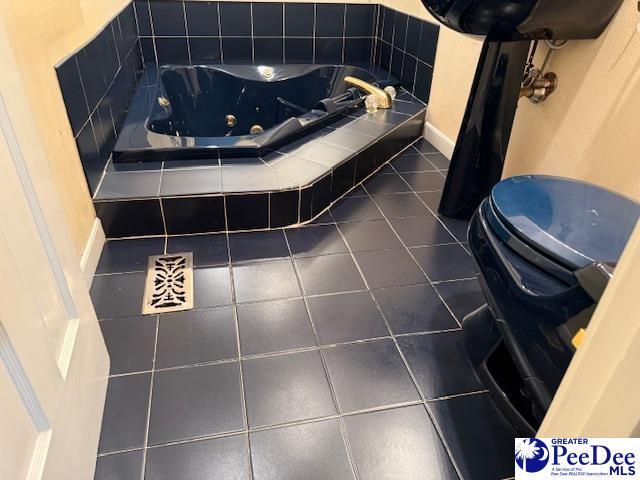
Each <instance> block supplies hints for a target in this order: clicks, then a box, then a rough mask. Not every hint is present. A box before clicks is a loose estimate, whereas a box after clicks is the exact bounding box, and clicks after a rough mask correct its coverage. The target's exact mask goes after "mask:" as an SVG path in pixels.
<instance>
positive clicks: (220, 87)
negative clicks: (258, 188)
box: [113, 65, 397, 162]
mask: <svg viewBox="0 0 640 480" xmlns="http://www.w3.org/2000/svg"><path fill="white" fill-rule="evenodd" d="M349 75H351V76H354V77H358V78H360V79H362V80H365V81H367V82H369V83H375V84H377V85H379V86H381V87H384V86H386V85H389V84H396V83H397V82H394V81H393V80H391V79H389V77H388V76H387V75H386V74H385V75H384V76H383V75H380V74H378V75H376V74H374V73H372V72H371V71H369V70H366V69H363V68H360V67H356V66H351V65H273V66H256V65H219V66H201V65H198V66H175V65H172V66H163V67H160V69H157V70H156V69H152V68H151V67H149V69H148V70H147V71H145V73H144V74H143V76H142V78H141V81H140V83H139V85H138V88H137V90H136V93H135V95H134V97H133V99H132V101H131V104H130V107H129V111H128V113H127V116H126V118H125V120H124V124H123V126H122V130H121V132H120V135H119V136H118V139H117V142H116V145H115V147H114V150H113V161H114V162H127V161H154V160H156V161H157V160H181V159H198V158H216V157H217V156H221V157H225V158H235V157H257V156H259V155H262V154H263V153H264V152H265V151H268V150H273V149H276V148H277V147H278V146H281V145H283V144H286V143H288V142H290V141H292V140H294V139H298V138H300V137H301V136H304V135H306V134H307V133H309V132H310V131H311V130H313V129H314V127H319V126H322V125H324V124H326V123H328V122H330V121H331V120H332V119H335V118H336V116H337V115H338V114H340V113H344V112H347V111H348V110H349V109H351V108H353V107H354V106H355V105H357V104H359V103H361V102H362V99H363V97H362V94H361V93H360V92H359V91H358V90H357V89H355V88H353V87H351V88H350V87H349V86H348V85H347V84H345V82H344V77H346V76H349Z"/></svg>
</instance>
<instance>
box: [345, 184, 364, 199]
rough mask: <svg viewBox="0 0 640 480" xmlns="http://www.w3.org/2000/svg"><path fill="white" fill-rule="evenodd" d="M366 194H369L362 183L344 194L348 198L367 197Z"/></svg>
mask: <svg viewBox="0 0 640 480" xmlns="http://www.w3.org/2000/svg"><path fill="white" fill-rule="evenodd" d="M368 196H369V194H368V193H367V191H366V190H365V189H364V188H363V187H362V185H358V186H357V187H355V188H353V189H352V190H351V191H349V193H347V194H346V195H345V198H349V197H368Z"/></svg>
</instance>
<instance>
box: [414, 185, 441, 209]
mask: <svg viewBox="0 0 640 480" xmlns="http://www.w3.org/2000/svg"><path fill="white" fill-rule="evenodd" d="M417 195H418V196H419V197H420V198H421V199H422V201H423V202H424V203H426V204H427V205H428V206H429V208H430V209H431V210H432V211H433V213H436V212H437V211H438V207H439V206H440V199H441V198H442V191H440V190H436V191H434V192H420V193H418V194H417Z"/></svg>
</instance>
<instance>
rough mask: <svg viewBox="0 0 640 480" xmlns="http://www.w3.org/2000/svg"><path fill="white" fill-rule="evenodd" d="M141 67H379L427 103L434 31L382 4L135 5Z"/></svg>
mask: <svg viewBox="0 0 640 480" xmlns="http://www.w3.org/2000/svg"><path fill="white" fill-rule="evenodd" d="M135 6H136V12H137V17H138V33H139V36H140V42H141V45H142V51H143V56H144V62H145V63H155V64H160V65H162V64H176V63H178V64H179V63H182V64H186V65H188V64H191V65H197V64H203V63H204V64H208V63H241V64H242V63H249V64H270V63H322V64H327V63H329V64H330V63H335V64H350V65H365V66H366V65H378V66H381V67H382V68H383V69H384V70H386V71H388V72H392V74H393V75H394V76H395V77H396V78H398V79H400V80H401V81H402V84H403V86H404V87H405V88H406V89H407V90H408V91H409V92H410V93H412V94H414V95H415V96H417V97H418V98H419V99H421V100H422V101H423V102H425V103H426V102H427V101H428V99H429V92H430V90H431V78H432V76H433V64H434V59H435V53H436V47H437V43H438V33H439V26H438V25H436V24H433V23H429V22H426V21H424V20H421V19H418V18H415V17H412V16H410V15H406V14H404V13H402V12H397V11H396V10H393V9H390V8H388V7H384V6H381V5H375V4H373V5H366V4H349V3H346V4H345V3H317V4H314V3H293V2H292V3H280V2H269V3H264V2H260V3H257V2H256V3H251V2H202V1H186V2H179V1H172V0H136V1H135Z"/></svg>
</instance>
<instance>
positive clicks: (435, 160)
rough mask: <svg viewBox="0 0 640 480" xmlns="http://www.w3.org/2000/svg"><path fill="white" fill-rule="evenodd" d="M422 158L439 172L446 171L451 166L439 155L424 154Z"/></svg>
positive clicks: (446, 159)
mask: <svg viewBox="0 0 640 480" xmlns="http://www.w3.org/2000/svg"><path fill="white" fill-rule="evenodd" d="M424 158H426V159H427V161H428V162H429V163H431V164H432V165H433V166H434V167H436V168H437V169H439V170H447V169H448V168H449V165H450V164H451V162H450V161H449V159H448V158H447V157H445V156H444V155H442V154H441V153H425V155H424Z"/></svg>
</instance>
